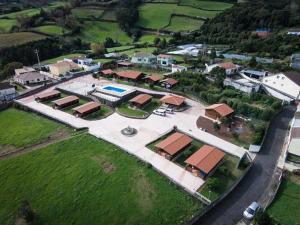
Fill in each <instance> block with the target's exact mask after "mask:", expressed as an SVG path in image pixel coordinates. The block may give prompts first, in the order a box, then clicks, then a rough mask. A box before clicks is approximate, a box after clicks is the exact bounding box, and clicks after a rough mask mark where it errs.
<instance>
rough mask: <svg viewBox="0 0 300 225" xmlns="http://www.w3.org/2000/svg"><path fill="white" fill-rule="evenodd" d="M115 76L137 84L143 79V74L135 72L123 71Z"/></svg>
mask: <svg viewBox="0 0 300 225" xmlns="http://www.w3.org/2000/svg"><path fill="white" fill-rule="evenodd" d="M115 76H116V77H117V78H119V79H124V80H128V81H134V82H136V81H138V80H140V79H141V78H142V76H143V73H142V72H140V71H134V70H123V71H119V72H116V75H115Z"/></svg>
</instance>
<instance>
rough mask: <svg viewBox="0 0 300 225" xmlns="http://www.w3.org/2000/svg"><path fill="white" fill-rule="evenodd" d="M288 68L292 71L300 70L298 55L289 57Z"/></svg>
mask: <svg viewBox="0 0 300 225" xmlns="http://www.w3.org/2000/svg"><path fill="white" fill-rule="evenodd" d="M290 66H291V67H292V68H294V69H300V53H295V54H293V55H292V56H291V64H290Z"/></svg>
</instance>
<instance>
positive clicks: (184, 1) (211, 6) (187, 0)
mask: <svg viewBox="0 0 300 225" xmlns="http://www.w3.org/2000/svg"><path fill="white" fill-rule="evenodd" d="M180 5H189V6H193V7H196V8H200V9H204V10H220V11H222V10H225V9H229V8H231V7H232V6H233V4H230V3H226V2H217V1H201V0H180Z"/></svg>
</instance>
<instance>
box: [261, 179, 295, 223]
mask: <svg viewBox="0 0 300 225" xmlns="http://www.w3.org/2000/svg"><path fill="white" fill-rule="evenodd" d="M299 205H300V185H299V184H296V183H294V182H292V181H289V180H284V181H283V182H282V184H281V186H280V188H279V191H278V193H277V196H276V198H275V200H274V202H273V203H272V205H271V206H270V207H269V208H268V210H267V211H268V213H269V214H270V215H271V216H272V217H274V218H275V219H276V220H277V221H279V222H280V223H281V224H282V225H298V224H299V223H300V214H299Z"/></svg>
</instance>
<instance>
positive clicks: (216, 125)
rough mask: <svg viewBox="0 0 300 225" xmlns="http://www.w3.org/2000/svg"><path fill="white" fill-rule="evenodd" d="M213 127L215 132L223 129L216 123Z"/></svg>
mask: <svg viewBox="0 0 300 225" xmlns="http://www.w3.org/2000/svg"><path fill="white" fill-rule="evenodd" d="M213 126H214V130H215V131H219V130H220V129H221V127H220V124H218V123H217V122H214V124H213Z"/></svg>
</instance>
